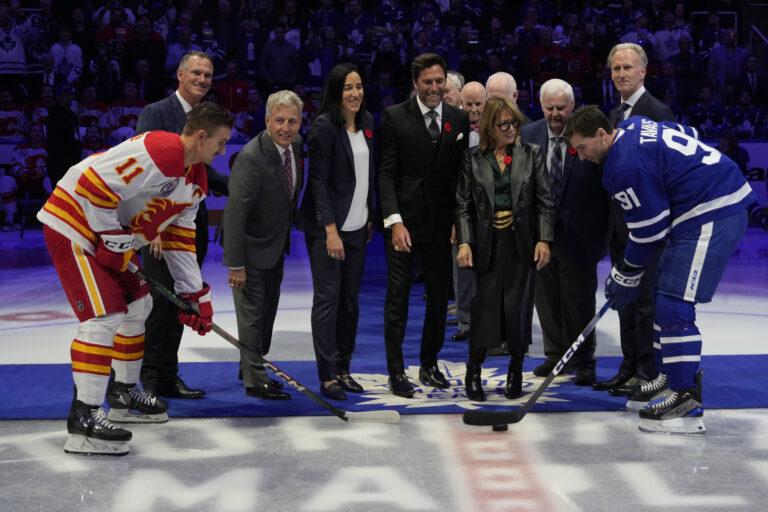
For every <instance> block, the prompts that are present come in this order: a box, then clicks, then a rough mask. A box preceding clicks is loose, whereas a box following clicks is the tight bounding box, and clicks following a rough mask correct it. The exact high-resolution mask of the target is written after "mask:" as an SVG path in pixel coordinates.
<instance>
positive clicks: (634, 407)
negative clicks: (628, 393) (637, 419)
mask: <svg viewBox="0 0 768 512" xmlns="http://www.w3.org/2000/svg"><path fill="white" fill-rule="evenodd" d="M647 405H648V402H638V401H635V400H627V410H628V411H632V412H638V411H639V410H640V409H643V408H645V406H647Z"/></svg>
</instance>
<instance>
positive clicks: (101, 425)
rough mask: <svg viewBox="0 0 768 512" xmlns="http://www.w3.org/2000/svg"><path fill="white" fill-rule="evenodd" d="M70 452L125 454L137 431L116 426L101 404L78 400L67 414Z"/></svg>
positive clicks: (68, 449)
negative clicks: (132, 432) (89, 403)
mask: <svg viewBox="0 0 768 512" xmlns="http://www.w3.org/2000/svg"><path fill="white" fill-rule="evenodd" d="M67 432H69V438H68V439H67V442H66V443H65V444H64V451H65V452H66V453H73V454H76V455H118V456H119V455H125V454H126V453H128V441H130V440H131V437H132V435H133V434H131V433H130V432H129V431H128V430H125V429H122V428H119V427H116V426H115V425H113V424H112V422H111V421H109V420H108V419H107V413H106V412H105V411H104V409H102V408H101V407H99V406H98V405H88V404H86V403H83V402H81V401H80V400H77V399H76V400H74V401H73V402H72V407H70V409H69V417H68V418H67Z"/></svg>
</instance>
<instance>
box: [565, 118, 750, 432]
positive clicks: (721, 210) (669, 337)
mask: <svg viewBox="0 0 768 512" xmlns="http://www.w3.org/2000/svg"><path fill="white" fill-rule="evenodd" d="M564 136H565V138H566V139H568V140H569V142H570V144H571V146H572V147H573V148H575V149H576V151H578V153H579V158H581V159H582V160H590V161H592V162H595V163H597V164H602V165H603V186H604V187H605V189H606V190H607V191H608V193H609V194H610V195H611V196H612V197H613V199H614V200H615V201H616V202H617V203H618V204H619V205H620V206H621V208H622V209H623V211H624V218H625V220H626V221H627V225H628V227H629V232H630V235H629V243H628V244H627V247H626V249H625V252H624V261H623V262H622V263H621V264H620V265H616V266H614V267H613V269H612V270H611V275H610V276H609V277H608V280H607V281H606V283H605V296H606V298H608V299H612V300H613V304H612V307H613V308H614V309H616V310H620V309H622V308H623V307H625V306H626V305H627V304H629V303H631V302H632V301H633V300H635V299H636V298H637V291H638V290H639V288H638V285H639V283H640V281H641V279H642V278H643V266H644V265H645V264H646V263H647V261H648V260H649V259H650V258H651V256H652V255H653V253H654V251H655V250H656V249H658V248H659V247H660V246H663V247H664V251H663V254H662V256H661V261H660V263H659V269H658V273H657V275H656V284H655V291H654V301H655V307H656V316H655V321H654V323H655V324H656V326H657V327H656V328H655V329H654V338H657V339H654V346H655V348H656V352H657V354H660V357H661V359H662V367H663V369H664V373H665V374H666V375H667V378H668V380H669V388H670V389H671V393H670V394H669V396H668V397H667V398H664V399H662V400H658V401H655V402H650V403H649V404H648V405H647V406H646V407H645V408H643V409H641V410H640V425H639V426H640V430H643V431H646V432H667V433H682V434H697V433H704V431H705V428H704V424H703V422H702V416H703V414H704V410H703V407H702V402H701V372H700V371H699V363H700V360H701V333H700V332H699V329H698V328H697V327H696V323H695V320H696V312H695V304H697V303H705V302H709V301H710V300H712V295H713V294H714V292H715V288H716V287H717V284H718V283H719V282H720V278H721V277H722V275H723V272H724V270H725V266H726V263H727V262H728V258H729V256H730V255H731V253H732V252H733V249H734V248H735V247H736V245H737V244H738V243H739V241H740V240H741V238H742V237H743V236H744V233H745V231H746V228H747V210H746V209H747V206H748V205H750V204H752V203H754V202H755V201H756V198H755V195H754V193H753V192H752V188H751V187H750V185H749V184H748V183H747V181H746V180H745V179H744V176H743V175H742V174H741V172H740V171H739V168H738V166H737V165H736V164H735V163H734V162H733V161H732V160H730V159H729V158H727V157H725V156H723V155H722V154H721V153H720V152H719V151H717V150H715V149H714V148H712V147H710V146H707V145H706V144H704V143H702V142H701V141H700V140H698V138H697V133H696V131H695V130H694V129H692V128H690V127H687V126H682V125H678V124H675V123H670V122H666V121H665V122H661V123H657V122H654V121H651V120H650V119H648V118H645V117H640V116H637V117H631V118H629V119H627V120H626V121H624V122H622V123H621V124H620V125H619V128H618V129H616V130H613V128H612V127H611V123H610V121H609V120H608V118H607V117H606V116H605V114H603V113H602V112H601V111H600V110H599V109H598V108H597V107H596V106H589V107H583V108H581V109H579V110H578V111H577V112H575V113H574V115H573V116H572V117H571V121H570V123H569V124H568V126H567V128H566V130H565V132H564ZM659 349H660V350H659ZM657 357H658V356H657Z"/></svg>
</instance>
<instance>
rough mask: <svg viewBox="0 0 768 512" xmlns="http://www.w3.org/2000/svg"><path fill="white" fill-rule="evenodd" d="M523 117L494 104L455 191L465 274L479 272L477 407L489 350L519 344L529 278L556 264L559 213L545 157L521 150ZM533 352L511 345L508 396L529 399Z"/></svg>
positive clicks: (474, 334)
mask: <svg viewBox="0 0 768 512" xmlns="http://www.w3.org/2000/svg"><path fill="white" fill-rule="evenodd" d="M522 122H523V116H522V114H521V113H520V111H519V110H518V109H517V107H516V106H515V105H514V103H512V102H511V101H509V100H507V99H506V98H492V99H490V100H488V101H487V102H486V104H485V107H484V109H483V114H482V117H481V118H480V128H479V132H480V145H479V146H478V147H477V148H474V149H470V150H467V151H466V152H465V153H464V165H463V166H462V168H461V171H460V173H459V182H458V188H457V190H456V202H457V208H456V234H457V237H458V242H459V253H458V255H457V257H456V259H457V261H458V263H459V265H460V266H462V267H467V266H469V267H474V269H475V271H476V273H477V280H478V281H477V294H476V295H475V297H474V299H473V300H472V306H471V308H472V325H471V327H470V334H469V362H468V363H467V375H466V380H465V385H466V390H467V396H468V397H469V399H470V400H476V401H484V400H485V392H484V391H483V387H482V383H481V378H480V373H481V370H482V368H481V365H482V363H483V361H484V360H485V355H486V351H487V349H489V348H493V347H497V346H499V345H501V342H502V340H503V339H506V340H510V341H511V340H516V339H518V338H519V336H515V332H516V329H517V325H515V323H516V322H518V321H519V317H520V315H519V310H520V307H521V305H522V304H521V301H523V300H529V299H528V297H527V296H526V294H525V293H524V290H525V282H526V279H527V277H528V273H529V272H531V271H532V267H534V266H535V268H536V270H539V269H541V268H542V267H544V265H546V264H547V262H548V261H549V244H550V243H551V242H552V241H553V233H554V221H555V211H554V202H553V198H552V194H551V192H550V178H549V176H547V168H546V165H545V163H544V156H543V155H544V153H543V152H542V150H541V148H540V147H539V146H538V145H536V144H527V143H521V142H520V137H519V135H518V134H519V129H520V125H521V124H522ZM525 349H526V347H524V346H511V345H510V346H509V351H510V354H511V359H510V362H509V370H508V373H507V381H506V385H505V387H504V396H505V397H507V398H516V397H519V396H520V395H521V394H522V371H523V355H524V353H525Z"/></svg>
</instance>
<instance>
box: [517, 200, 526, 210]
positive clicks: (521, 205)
mask: <svg viewBox="0 0 768 512" xmlns="http://www.w3.org/2000/svg"><path fill="white" fill-rule="evenodd" d="M517 206H519V207H520V208H522V207H523V206H525V201H520V202H519V203H517Z"/></svg>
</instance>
